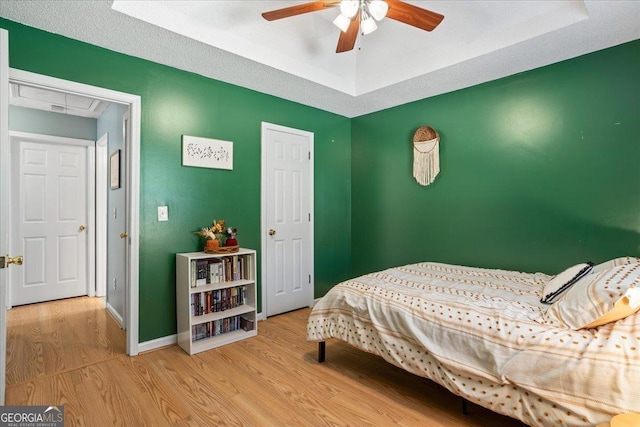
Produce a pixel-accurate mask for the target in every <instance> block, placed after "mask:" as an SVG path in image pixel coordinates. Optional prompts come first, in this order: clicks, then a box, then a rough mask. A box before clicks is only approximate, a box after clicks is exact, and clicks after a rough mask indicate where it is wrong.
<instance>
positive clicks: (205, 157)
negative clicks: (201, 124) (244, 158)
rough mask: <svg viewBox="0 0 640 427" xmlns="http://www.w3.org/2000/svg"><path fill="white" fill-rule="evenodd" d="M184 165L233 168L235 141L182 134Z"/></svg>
mask: <svg viewBox="0 0 640 427" xmlns="http://www.w3.org/2000/svg"><path fill="white" fill-rule="evenodd" d="M182 166H194V167H197V168H214V169H227V170H233V142H231V141H223V140H220V139H210V138H200V137H197V136H188V135H182Z"/></svg>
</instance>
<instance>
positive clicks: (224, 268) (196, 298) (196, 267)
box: [176, 248, 258, 355]
mask: <svg viewBox="0 0 640 427" xmlns="http://www.w3.org/2000/svg"><path fill="white" fill-rule="evenodd" d="M205 266H206V269H205ZM212 273H213V274H212ZM234 273H235V274H234ZM203 275H205V277H203ZM176 303H177V307H176V315H177V323H178V325H177V326H178V345H179V346H180V347H182V349H183V350H184V351H186V352H187V353H189V354H191V355H193V354H196V353H199V352H201V351H205V350H210V349H212V348H216V347H220V346H222V345H225V344H230V343H232V342H236V341H240V340H243V339H246V338H250V337H253V336H256V335H257V334H258V322H257V318H256V315H257V311H256V304H257V290H256V251H254V250H252V249H244V248H241V249H239V250H238V252H235V253H231V254H208V253H205V252H190V253H182V254H176Z"/></svg>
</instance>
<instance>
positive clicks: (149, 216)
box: [0, 19, 351, 342]
mask: <svg viewBox="0 0 640 427" xmlns="http://www.w3.org/2000/svg"><path fill="white" fill-rule="evenodd" d="M0 27H2V28H6V29H8V30H9V48H10V58H9V61H10V66H11V67H13V68H18V69H22V70H27V71H31V72H35V73H40V74H45V75H49V76H54V77H58V78H62V79H67V80H73V81H76V82H80V83H86V84H90V85H95V86H99V87H104V88H109V89H113V90H118V91H122V92H127V93H132V94H136V95H140V96H141V97H142V129H141V134H142V140H141V196H140V341H141V342H144V341H148V340H151V339H154V338H158V337H163V336H166V335H170V334H173V333H175V330H176V326H175V325H176V315H175V282H174V277H175V254H176V253H177V252H190V251H195V250H200V243H199V241H198V236H196V235H194V234H193V233H192V231H194V230H196V229H198V228H199V227H201V226H204V225H208V224H209V223H210V222H211V221H212V220H213V219H214V218H225V219H226V220H227V221H228V222H229V223H230V225H233V226H235V227H237V228H238V229H239V234H238V239H239V241H240V243H241V244H242V245H243V246H245V247H251V248H256V249H258V250H259V249H260V124H261V122H262V121H266V122H270V123H276V124H279V125H283V126H290V127H293V128H298V129H303V130H307V131H310V132H314V134H315V189H314V191H315V226H316V233H315V289H316V291H315V293H316V296H320V295H323V294H324V293H325V292H326V291H327V289H329V288H330V287H331V286H332V285H333V284H335V282H337V281H339V280H342V279H344V278H346V275H347V272H348V270H349V265H350V253H351V250H350V236H351V228H350V227H351V224H350V221H349V218H350V215H351V210H350V209H351V175H350V173H351V172H350V170H351V145H350V144H351V142H350V141H351V121H350V119H348V118H345V117H342V116H338V115H335V114H331V113H327V112H324V111H321V110H318V109H314V108H310V107H307V106H303V105H300V104H296V103H294V102H289V101H285V100H282V99H280V98H276V97H273V96H268V95H264V94H261V93H258V92H255V91H251V90H248V89H245V88H241V87H237V86H233V85H230V84H226V83H222V82H219V81H216V80H212V79H208V78H205V77H202V76H199V75H196V74H192V73H187V72H184V71H180V70H177V69H174V68H170V67H166V66H162V65H158V64H155V63H152V62H149V61H145V60H142V59H139V58H134V57H130V56H126V55H122V54H118V53H115V52H113V51H109V50H106V49H102V48H99V47H96V46H92V45H89V44H86V43H82V42H78V41H75V40H72V39H68V38H65V37H61V36H58V35H54V34H50V33H46V32H43V31H40V30H36V29H33V28H30V27H26V26H23V25H20V24H17V23H14V22H11V21H8V20H4V19H0ZM183 134H187V135H194V136H203V137H211V138H217V139H224V140H230V141H233V142H234V170H233V171H223V170H213V169H201V168H189V167H182V166H181V136H182V135H183ZM329 172H330V173H329ZM158 205H167V206H169V219H170V220H169V222H157V212H156V207H157V206H158Z"/></svg>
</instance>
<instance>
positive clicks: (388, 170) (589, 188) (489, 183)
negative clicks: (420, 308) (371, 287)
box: [351, 41, 640, 274]
mask: <svg viewBox="0 0 640 427" xmlns="http://www.w3.org/2000/svg"><path fill="white" fill-rule="evenodd" d="M638 76H640V41H634V42H631V43H627V44H624V45H620V46H617V47H614V48H610V49H607V50H603V51H599V52H596V53H592V54H589V55H586V56H582V57H579V58H576V59H572V60H568V61H564V62H561V63H558V64H555V65H551V66H547V67H544V68H540V69H536V70H533V71H530V72H526V73H522V74H519V75H515V76H511V77H508V78H504V79H501V80H497V81H493V82H489V83H486V84H482V85H479V86H475V87H471V88H468V89H464V90H460V91H457V92H453V93H448V94H444V95H441V96H437V97H433V98H429V99H424V100H421V101H417V102H413V103H410V104H405V105H402V106H399V107H396V108H391V109H389V110H385V111H381V112H378V113H374V114H369V115H366V116H362V117H358V118H356V119H354V120H352V141H351V144H352V170H351V176H352V181H353V185H352V236H353V237H352V263H353V270H352V274H360V273H364V272H368V271H372V270H376V269H381V268H385V267H388V266H393V265H399V264H404V263H410V262H418V261H425V260H430V261H439V262H448V263H457V264H465V265H473V266H485V267H496V268H506V269H519V270H523V271H544V272H548V273H556V272H558V271H560V270H561V269H563V268H565V267H567V266H568V265H570V264H571V263H574V262H579V261H585V260H593V261H594V262H599V261H603V260H605V259H608V258H611V257H615V256H621V255H635V256H638V255H640V78H638ZM423 125H429V126H432V127H434V128H435V129H437V130H438V131H439V133H440V136H441V151H440V160H441V173H440V175H439V176H438V177H437V178H436V180H435V182H434V183H433V184H431V185H430V186H427V187H422V186H420V185H418V184H417V183H416V182H415V180H414V178H413V175H412V161H413V153H412V143H411V141H412V137H413V133H414V132H415V131H416V129H417V128H418V127H420V126H423Z"/></svg>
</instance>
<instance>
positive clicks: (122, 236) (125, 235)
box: [120, 231, 129, 239]
mask: <svg viewBox="0 0 640 427" xmlns="http://www.w3.org/2000/svg"><path fill="white" fill-rule="evenodd" d="M127 237H129V235H128V234H127V232H126V231H125V232H124V233H120V238H121V239H126V238H127Z"/></svg>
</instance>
